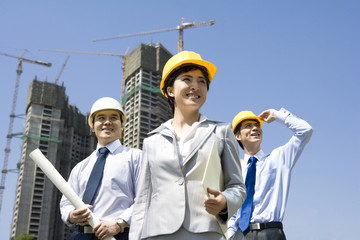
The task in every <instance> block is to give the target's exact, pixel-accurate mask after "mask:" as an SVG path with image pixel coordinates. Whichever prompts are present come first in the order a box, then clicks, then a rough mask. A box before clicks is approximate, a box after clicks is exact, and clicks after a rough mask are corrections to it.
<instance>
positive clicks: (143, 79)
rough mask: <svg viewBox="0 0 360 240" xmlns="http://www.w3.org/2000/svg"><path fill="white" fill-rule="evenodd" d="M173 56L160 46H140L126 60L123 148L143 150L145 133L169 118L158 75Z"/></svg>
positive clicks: (170, 115) (170, 116) (170, 114)
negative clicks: (125, 117)
mask: <svg viewBox="0 0 360 240" xmlns="http://www.w3.org/2000/svg"><path fill="white" fill-rule="evenodd" d="M171 56H172V54H171V53H170V52H169V51H168V50H167V49H165V47H164V46H162V45H161V44H160V43H159V44H156V45H151V44H150V45H149V44H148V45H145V44H141V45H139V46H138V47H137V48H136V49H134V50H133V51H132V52H131V53H130V54H129V55H128V56H126V65H125V72H124V78H125V86H126V94H125V96H124V97H123V99H122V100H123V105H124V107H125V109H124V110H125V113H126V116H127V122H126V125H125V130H124V145H126V146H130V147H134V148H140V149H142V142H143V140H144V138H146V137H147V133H148V132H150V131H151V130H153V129H155V128H156V127H158V126H159V125H160V124H161V123H163V122H165V121H166V120H168V119H170V118H172V113H171V111H170V109H169V106H168V103H167V100H166V98H165V97H164V96H163V95H162V94H161V92H160V82H161V74H162V70H163V68H164V65H165V63H166V62H167V60H169V58H170V57H171Z"/></svg>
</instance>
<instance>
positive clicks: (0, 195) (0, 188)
mask: <svg viewBox="0 0 360 240" xmlns="http://www.w3.org/2000/svg"><path fill="white" fill-rule="evenodd" d="M24 53H25V52H24ZM0 54H1V55H4V56H7V57H12V58H16V59H18V60H19V63H18V67H17V70H16V73H17V76H16V81H15V90H14V95H13V101H12V106H11V113H10V123H9V129H8V134H7V136H6V138H7V141H6V148H5V158H4V164H3V169H2V171H1V182H0V212H1V208H2V199H3V194H4V189H5V182H6V173H7V172H8V169H7V165H8V161H9V154H10V145H11V139H12V137H13V136H15V135H17V134H13V133H12V131H13V126H14V118H15V109H16V102H17V96H18V92H19V83H20V75H21V73H22V63H23V62H28V63H34V64H40V65H43V66H47V67H50V66H51V63H48V62H42V61H39V60H30V59H26V58H24V57H23V56H21V57H18V56H14V55H10V54H7V53H3V52H0ZM23 55H24V54H23Z"/></svg>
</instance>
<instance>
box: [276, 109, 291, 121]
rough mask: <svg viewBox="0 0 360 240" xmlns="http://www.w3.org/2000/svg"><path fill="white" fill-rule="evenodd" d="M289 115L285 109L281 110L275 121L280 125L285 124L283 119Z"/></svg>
mask: <svg viewBox="0 0 360 240" xmlns="http://www.w3.org/2000/svg"><path fill="white" fill-rule="evenodd" d="M289 115H290V112H289V111H287V110H286V109H285V108H281V109H280V110H279V111H278V112H277V114H276V121H277V122H280V123H285V119H286V118H287V117H288V116H289Z"/></svg>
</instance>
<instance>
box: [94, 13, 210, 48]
mask: <svg viewBox="0 0 360 240" xmlns="http://www.w3.org/2000/svg"><path fill="white" fill-rule="evenodd" d="M183 21H184V18H182V19H181V24H180V25H179V26H177V27H175V28H165V29H159V30H152V31H147V32H139V33H129V34H121V35H116V36H112V37H104V38H96V39H94V40H93V41H94V42H97V41H103V40H111V39H117V38H124V37H133V36H139V35H146V34H153V33H160V32H170V31H175V30H178V31H179V41H178V52H181V51H182V50H183V45H184V44H183V43H184V41H183V31H184V29H186V28H191V27H200V26H204V25H210V26H211V25H214V24H215V20H211V21H209V22H200V23H195V22H192V23H190V22H186V23H184V22H183Z"/></svg>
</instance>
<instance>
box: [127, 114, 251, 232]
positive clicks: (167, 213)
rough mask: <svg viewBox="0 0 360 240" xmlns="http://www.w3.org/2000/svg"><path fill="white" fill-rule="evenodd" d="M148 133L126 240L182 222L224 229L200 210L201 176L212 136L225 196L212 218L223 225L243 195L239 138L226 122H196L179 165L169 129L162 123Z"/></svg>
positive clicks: (191, 227)
mask: <svg viewBox="0 0 360 240" xmlns="http://www.w3.org/2000/svg"><path fill="white" fill-rule="evenodd" d="M149 134H152V135H151V136H150V137H148V138H146V139H145V140H144V144H143V157H142V167H141V173H140V178H139V182H138V187H137V194H136V199H135V203H134V206H133V215H132V222H131V227H130V239H141V238H147V237H152V236H158V235H162V234H171V233H174V232H176V231H177V230H178V229H179V228H180V227H181V226H183V227H184V228H185V229H186V230H188V231H190V232H194V233H202V232H218V233H220V234H223V233H222V231H221V228H220V227H219V225H218V223H217V221H216V218H215V217H214V216H213V215H210V214H209V213H207V212H206V211H205V208H204V204H203V202H204V196H205V192H204V190H203V188H202V184H201V180H202V177H203V174H204V170H205V164H206V159H207V157H208V155H209V153H210V149H211V146H212V143H213V141H214V140H215V141H216V144H217V147H218V151H219V157H220V159H221V166H222V170H223V175H224V191H223V192H222V193H223V194H224V196H225V198H226V200H227V215H226V214H225V215H222V216H220V215H218V216H217V218H218V220H220V221H221V222H222V223H224V224H226V221H227V220H228V219H229V218H230V217H231V216H232V215H233V214H234V213H235V212H236V211H237V210H238V209H239V208H240V207H241V205H242V203H243V202H244V200H245V198H246V187H245V185H244V181H243V178H242V175H241V166H240V160H239V150H238V149H239V148H238V143H237V141H236V139H235V136H234V134H233V132H232V128H231V125H230V124H227V123H220V122H215V121H210V120H206V121H204V122H202V123H200V125H199V126H198V129H197V130H196V133H195V136H194V139H193V140H194V141H193V143H192V146H191V149H192V151H190V154H189V155H188V156H187V157H186V158H184V161H183V167H182V168H181V167H180V164H179V158H178V151H177V146H176V139H175V135H174V134H173V132H172V131H171V130H170V129H168V128H167V127H165V126H164V125H161V126H159V127H158V128H157V129H155V130H154V131H152V132H151V133H149Z"/></svg>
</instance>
